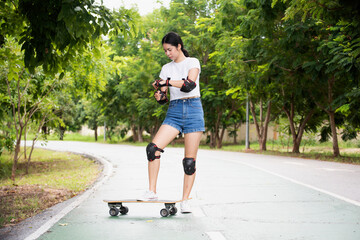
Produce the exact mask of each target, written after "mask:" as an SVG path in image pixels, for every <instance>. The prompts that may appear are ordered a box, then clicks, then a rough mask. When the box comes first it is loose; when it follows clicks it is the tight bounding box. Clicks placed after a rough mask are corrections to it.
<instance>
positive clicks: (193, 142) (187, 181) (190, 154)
mask: <svg viewBox="0 0 360 240" xmlns="http://www.w3.org/2000/svg"><path fill="white" fill-rule="evenodd" d="M201 136H202V132H192V133H187V134H185V157H186V158H194V159H196V155H197V151H198V149H199V144H200V140H201ZM195 175H196V173H194V174H193V175H187V174H184V187H183V200H186V199H189V196H190V192H191V189H192V187H193V185H194V180H195Z"/></svg>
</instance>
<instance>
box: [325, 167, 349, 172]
mask: <svg viewBox="0 0 360 240" xmlns="http://www.w3.org/2000/svg"><path fill="white" fill-rule="evenodd" d="M318 169H320V170H325V171H328V172H355V171H354V170H350V169H336V168H318Z"/></svg>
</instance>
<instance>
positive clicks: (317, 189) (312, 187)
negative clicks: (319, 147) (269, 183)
mask: <svg viewBox="0 0 360 240" xmlns="http://www.w3.org/2000/svg"><path fill="white" fill-rule="evenodd" d="M224 161H228V162H233V163H239V164H242V165H245V166H248V167H252V168H255V169H257V170H260V171H263V172H266V173H269V174H271V175H274V176H277V177H279V178H282V179H285V180H288V181H290V182H293V183H296V184H298V185H301V186H304V187H307V188H311V189H313V190H315V191H318V192H322V193H325V194H327V195H330V196H332V197H334V198H337V199H340V200H343V201H345V202H348V203H351V204H354V205H356V206H358V207H360V202H358V201H356V200H352V199H349V198H346V197H343V196H340V195H338V194H336V193H332V192H329V191H326V190H324V189H321V188H318V187H314V186H312V185H309V184H306V183H303V182H300V181H298V180H295V179H292V178H289V177H285V176H283V175H280V174H277V173H274V172H271V171H269V170H266V169H264V168H261V167H257V166H255V165H252V164H249V163H244V162H240V161H236V160H231V159H224Z"/></svg>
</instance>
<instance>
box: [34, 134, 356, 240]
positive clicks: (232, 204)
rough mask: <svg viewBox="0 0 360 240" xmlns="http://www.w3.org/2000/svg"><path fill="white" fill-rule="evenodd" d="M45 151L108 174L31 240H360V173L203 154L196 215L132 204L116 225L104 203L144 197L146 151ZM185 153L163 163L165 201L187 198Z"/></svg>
mask: <svg viewBox="0 0 360 240" xmlns="http://www.w3.org/2000/svg"><path fill="white" fill-rule="evenodd" d="M39 146H40V145H39ZM45 148H47V149H52V150H59V151H70V152H75V153H80V154H87V155H90V156H93V157H95V158H98V159H102V160H103V161H106V164H105V165H106V167H105V171H107V172H105V174H104V176H105V177H103V179H102V180H101V181H100V182H98V184H97V185H96V188H94V189H92V190H91V191H89V192H90V193H88V194H87V195H86V197H84V198H83V199H82V200H81V201H80V202H78V204H77V205H76V206H74V208H73V209H72V210H71V211H69V212H68V213H67V214H65V215H64V216H63V217H62V216H61V218H60V220H59V221H57V222H55V223H51V224H50V225H49V224H48V226H46V224H45V226H44V228H43V229H44V233H42V232H41V231H37V232H35V233H34V234H32V235H31V236H29V237H28V239H31V238H34V237H35V238H38V239H51V240H54V239H61V240H64V239H97V240H100V239H142V240H146V239H149V240H150V239H156V240H160V239H167V240H168V239H172V240H173V239H179V240H180V239H181V240H184V239H191V240H197V239H210V240H224V239H226V240H230V239H233V240H252V239H254V240H255V239H258V240H279V239H285V240H290V239H305V240H312V239H314V240H359V239H360V188H359V184H360V166H359V165H351V164H340V163H331V162H324V161H315V160H306V159H297V158H289V157H278V156H266V155H257V154H246V153H235V152H223V151H214V150H199V153H198V158H197V172H196V180H195V185H194V188H193V191H192V207H193V213H192V214H181V213H180V211H179V212H178V213H177V214H176V215H175V216H171V217H167V218H162V217H161V216H160V214H159V212H160V209H161V208H163V206H162V205H161V204H137V203H135V204H130V203H129V204H127V206H128V207H129V213H128V214H127V215H119V216H117V217H111V216H110V215H109V213H108V211H109V209H108V206H107V205H106V203H104V202H103V199H120V198H137V197H139V196H141V195H142V194H143V192H144V191H145V190H146V189H147V186H148V182H147V159H146V154H145V146H142V147H137V146H128V145H115V144H99V143H84V142H59V141H50V142H48V144H47V146H46V147H45ZM183 151H184V150H183V149H182V148H170V147H168V148H166V149H165V153H163V154H162V156H161V166H160V174H159V179H158V194H159V197H160V198H166V199H179V198H180V197H181V195H182V183H183V174H184V173H183V167H182V159H183ZM36 234H38V235H39V236H37V235H36Z"/></svg>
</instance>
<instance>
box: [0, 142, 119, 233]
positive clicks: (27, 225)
mask: <svg viewBox="0 0 360 240" xmlns="http://www.w3.org/2000/svg"><path fill="white" fill-rule="evenodd" d="M40 148H41V147H40ZM43 149H46V150H51V151H58V150H53V149H48V148H43ZM61 152H69V153H72V154H77V155H82V156H84V157H86V158H89V159H91V160H94V161H96V162H98V163H100V165H101V166H102V171H101V174H100V176H99V177H98V178H97V179H96V180H95V182H94V183H93V184H92V186H91V187H90V188H88V189H86V190H85V191H84V192H82V193H80V194H79V195H77V196H75V197H73V198H70V199H68V200H66V201H64V202H61V203H58V204H56V205H54V206H52V207H51V208H48V209H47V210H44V211H43V212H42V213H39V214H37V215H35V216H33V217H31V218H29V219H27V220H25V221H24V222H23V223H22V224H21V223H19V225H18V226H14V227H11V228H10V230H8V229H3V233H4V234H7V235H8V236H1V232H0V236H1V238H2V237H5V239H9V240H10V239H19V237H20V236H21V235H23V236H21V237H23V238H22V239H25V240H35V239H37V238H39V237H40V236H41V235H43V234H44V233H45V232H47V231H48V230H49V229H50V228H51V227H52V226H54V225H55V224H56V223H57V222H58V221H60V220H61V219H62V218H63V217H64V216H65V215H67V214H68V213H69V212H71V211H72V210H73V209H74V208H76V207H77V206H79V205H80V204H81V203H82V202H83V201H84V200H86V199H88V198H89V197H90V196H91V195H92V194H93V193H94V192H95V191H96V190H97V189H98V188H99V187H100V186H101V185H102V184H103V183H104V182H105V181H106V180H108V178H109V177H110V175H111V173H112V171H113V165H112V164H111V163H110V162H109V161H108V160H107V159H106V158H104V157H101V156H93V155H89V154H84V153H80V152H72V151H61ZM59 209H60V210H59ZM51 210H54V211H56V213H55V215H54V216H51V214H52V213H53V212H52V211H51ZM49 215H50V216H49ZM47 218H50V219H49V220H45V219H47ZM44 220H45V221H44ZM39 221H44V223H43V224H41V223H40V224H41V226H40V227H38V228H37V229H36V230H35V231H34V229H32V228H33V227H34V225H36V224H35V223H34V222H39ZM34 228H36V226H35V227H34ZM30 229H32V230H33V232H32V233H30V234H29V230H30ZM14 232H15V233H14ZM17 232H19V233H20V234H18V233H17ZM22 232H27V234H26V233H22ZM21 233H22V234H21ZM28 234H29V235H28ZM13 237H15V238H13Z"/></svg>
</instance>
